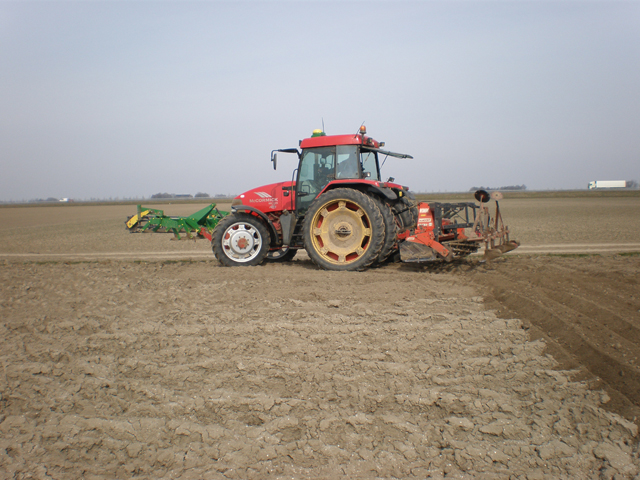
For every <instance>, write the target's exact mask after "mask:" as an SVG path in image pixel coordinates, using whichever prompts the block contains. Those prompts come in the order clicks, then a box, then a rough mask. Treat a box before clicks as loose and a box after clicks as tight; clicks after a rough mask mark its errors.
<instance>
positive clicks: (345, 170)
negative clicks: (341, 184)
mask: <svg viewBox="0 0 640 480" xmlns="http://www.w3.org/2000/svg"><path fill="white" fill-rule="evenodd" d="M336 148H337V156H338V162H337V166H336V178H360V169H359V165H358V164H359V162H358V149H357V147H356V146H355V145H338V146H337V147H336Z"/></svg>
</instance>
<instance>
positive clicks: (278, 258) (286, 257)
mask: <svg viewBox="0 0 640 480" xmlns="http://www.w3.org/2000/svg"><path fill="white" fill-rule="evenodd" d="M297 253H298V249H297V248H289V247H287V248H281V249H279V250H271V251H270V252H269V253H268V254H267V258H265V259H264V261H265V262H270V263H275V262H290V261H291V260H293V257H295V256H296V254H297Z"/></svg>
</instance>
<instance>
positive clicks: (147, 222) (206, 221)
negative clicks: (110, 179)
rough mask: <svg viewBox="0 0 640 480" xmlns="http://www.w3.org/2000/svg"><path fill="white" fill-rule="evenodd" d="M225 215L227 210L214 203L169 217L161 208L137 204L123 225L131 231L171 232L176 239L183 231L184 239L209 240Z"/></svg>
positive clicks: (178, 238) (227, 213)
mask: <svg viewBox="0 0 640 480" xmlns="http://www.w3.org/2000/svg"><path fill="white" fill-rule="evenodd" d="M227 215H229V212H223V211H220V210H218V209H217V208H216V204H215V203H212V204H211V205H209V206H208V207H205V208H203V209H202V210H198V211H197V212H196V213H194V214H191V215H189V216H188V217H169V216H167V215H165V214H164V211H163V210H156V209H153V208H147V207H143V206H142V205H138V213H137V214H136V215H132V216H130V217H129V218H127V221H126V222H125V225H126V226H127V230H128V231H129V232H131V233H147V232H153V233H173V235H174V237H175V238H176V239H177V240H181V239H182V237H181V236H180V234H181V233H184V234H185V238H186V239H191V240H195V239H196V238H198V237H204V238H207V239H209V240H211V232H213V229H214V228H215V227H216V225H217V224H218V222H219V221H220V220H221V219H222V218H224V217H225V216H227Z"/></svg>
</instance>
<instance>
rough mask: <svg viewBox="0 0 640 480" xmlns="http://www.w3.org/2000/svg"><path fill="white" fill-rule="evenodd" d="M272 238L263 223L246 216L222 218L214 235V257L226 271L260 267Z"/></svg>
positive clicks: (237, 215) (232, 215)
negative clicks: (242, 267)
mask: <svg viewBox="0 0 640 480" xmlns="http://www.w3.org/2000/svg"><path fill="white" fill-rule="evenodd" d="M270 241H271V237H270V235H269V231H268V230H267V227H266V226H265V224H264V223H262V221H261V220H260V219H259V218H258V217H256V216H255V215H251V214H249V213H234V214H231V215H227V216H226V217H224V218H223V219H222V220H220V222H218V225H216V228H215V229H214V231H213V238H212V240H211V244H212V246H213V253H214V255H215V256H216V258H217V259H218V261H219V262H220V263H222V264H223V265H226V266H227V267H234V266H251V265H260V264H261V263H262V262H263V261H264V259H265V257H266V256H267V254H268V253H269V243H270Z"/></svg>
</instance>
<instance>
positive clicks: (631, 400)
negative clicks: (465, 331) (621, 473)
mask: <svg viewBox="0 0 640 480" xmlns="http://www.w3.org/2000/svg"><path fill="white" fill-rule="evenodd" d="M638 272H640V258H638V257H622V256H603V257H598V256H590V257H584V258H562V257H551V256H549V257H535V256H531V257H515V256H514V257H505V258H502V259H499V260H498V261H494V262H493V264H492V265H487V266H485V267H482V268H476V269H474V270H473V273H472V275H470V276H467V278H466V281H469V282H471V283H473V284H476V285H480V286H481V288H482V289H483V290H484V293H485V301H486V303H487V305H488V306H489V307H491V308H495V309H497V310H498V313H499V314H500V316H501V317H503V318H504V317H509V318H511V317H514V316H515V317H517V318H521V319H523V320H525V321H528V322H530V324H531V328H530V330H531V331H530V334H531V335H532V338H536V337H544V338H545V340H546V341H547V345H548V347H547V351H548V352H549V353H551V354H552V355H553V356H554V357H555V358H556V359H557V360H558V361H559V362H560V363H561V366H562V368H571V369H574V368H582V369H583V371H582V375H583V376H584V375H586V377H587V378H588V377H589V376H595V377H597V378H598V380H596V379H593V377H592V378H591V381H592V383H593V387H594V388H597V387H599V386H600V385H599V382H602V384H603V385H604V387H605V388H606V390H607V392H608V393H609V395H610V396H611V398H612V400H611V402H610V403H609V404H608V405H607V406H606V407H607V408H608V409H609V410H611V411H614V412H616V413H618V414H621V415H623V416H624V417H626V418H628V419H630V420H634V421H636V422H638V420H637V419H638V418H640V368H639V365H640V294H638V291H639V288H638V283H639V281H638V277H639V274H638ZM585 370H586V372H585Z"/></svg>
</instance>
